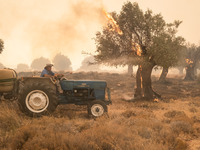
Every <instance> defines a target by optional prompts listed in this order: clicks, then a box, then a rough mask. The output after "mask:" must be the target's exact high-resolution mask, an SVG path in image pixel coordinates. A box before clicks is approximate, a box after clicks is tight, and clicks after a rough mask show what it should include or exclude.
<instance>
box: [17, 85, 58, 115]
mask: <svg viewBox="0 0 200 150" xmlns="http://www.w3.org/2000/svg"><path fill="white" fill-rule="evenodd" d="M18 104H19V107H20V109H21V110H22V112H24V113H25V114H26V115H28V116H31V117H33V116H36V117H39V116H43V115H47V114H51V113H52V112H53V111H54V110H55V109H56V107H57V105H58V98H57V94H56V91H55V90H54V89H53V88H51V87H50V86H49V85H46V84H43V83H29V84H27V85H25V86H24V87H23V89H22V90H20V92H19V99H18Z"/></svg>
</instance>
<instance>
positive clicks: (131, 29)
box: [95, 2, 184, 99]
mask: <svg viewBox="0 0 200 150" xmlns="http://www.w3.org/2000/svg"><path fill="white" fill-rule="evenodd" d="M112 16H113V18H114V19H115V20H116V22H117V24H118V25H119V27H120V29H121V31H122V33H123V34H118V33H117V32H115V30H112V25H110V24H109V23H108V25H107V26H105V27H103V30H102V31H100V32H97V34H96V38H95V42H96V47H97V50H96V55H95V59H96V61H97V62H99V63H104V64H107V65H115V66H118V65H127V64H133V65H138V70H137V73H136V85H137V88H136V90H135V97H144V98H145V99H152V98H154V97H155V96H159V95H158V94H157V93H156V92H155V91H154V90H153V89H152V82H151V73H152V69H153V68H154V67H155V66H162V67H164V68H169V67H171V66H174V65H175V64H176V63H177V61H178V57H179V53H180V50H181V49H182V45H183V43H184V39H183V38H182V37H180V36H176V33H177V31H178V30H177V29H178V27H179V25H180V24H181V22H180V21H177V20H176V21H174V22H173V23H166V22H165V20H164V19H163V17H162V15H161V14H153V12H152V11H151V10H147V11H145V12H144V11H143V10H141V9H140V7H139V5H138V3H131V2H127V3H125V4H124V5H123V6H122V9H121V11H120V13H119V14H117V13H115V12H113V13H112Z"/></svg>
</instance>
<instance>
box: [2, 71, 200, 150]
mask: <svg viewBox="0 0 200 150" xmlns="http://www.w3.org/2000/svg"><path fill="white" fill-rule="evenodd" d="M66 76H67V78H68V79H73V80H76V79H77V80H78V79H81V80H84V79H89V80H106V81H107V83H108V86H109V87H110V89H111V97H112V102H113V104H112V105H110V106H109V107H108V114H107V115H105V116H103V117H100V118H97V119H93V118H89V117H88V115H87V111H86V107H84V106H74V105H60V106H58V107H57V109H56V111H55V112H54V113H53V114H52V115H51V116H44V117H41V118H29V117H27V116H25V115H24V114H22V113H21V112H20V111H19V109H18V106H17V101H13V102H11V101H8V100H3V101H1V102H0V108H1V109H0V149H52V150H53V149H83V150H85V149H87V150H88V149H100V150H101V149H102V150H110V149H117V150H118V149H119V150H120V149H123V150H124V149H125V150H128V149H130V150H133V149H135V150H146V149H148V150H161V149H162V150H184V149H191V150H200V83H199V82H197V81H183V80H182V77H181V76H169V78H168V79H167V81H168V82H167V83H165V84H161V83H158V82H157V77H155V76H153V77H152V80H153V88H154V90H155V91H157V92H158V93H159V94H161V95H162V99H160V100H158V101H144V100H134V99H133V95H134V87H135V78H134V77H130V76H127V75H126V74H116V73H113V74H110V73H95V72H89V73H83V72H82V73H74V74H66Z"/></svg>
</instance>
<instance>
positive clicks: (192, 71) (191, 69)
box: [184, 64, 195, 81]
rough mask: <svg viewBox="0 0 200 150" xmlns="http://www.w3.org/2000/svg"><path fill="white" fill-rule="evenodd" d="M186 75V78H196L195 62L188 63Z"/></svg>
mask: <svg viewBox="0 0 200 150" xmlns="http://www.w3.org/2000/svg"><path fill="white" fill-rule="evenodd" d="M185 70H186V76H185V79H184V80H191V81H192V80H195V67H194V65H193V64H190V65H188V66H187V67H186V68H185Z"/></svg>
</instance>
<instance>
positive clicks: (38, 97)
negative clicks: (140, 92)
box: [18, 77, 111, 117]
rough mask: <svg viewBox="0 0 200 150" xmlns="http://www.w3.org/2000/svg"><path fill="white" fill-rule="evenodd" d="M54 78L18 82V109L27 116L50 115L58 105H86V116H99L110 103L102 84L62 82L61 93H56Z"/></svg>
mask: <svg viewBox="0 0 200 150" xmlns="http://www.w3.org/2000/svg"><path fill="white" fill-rule="evenodd" d="M56 82H57V80H54V79H53V78H40V77H24V78H21V79H19V84H18V85H19V90H18V93H19V94H18V95H19V98H18V101H19V106H20V108H21V110H22V112H24V113H25V114H27V115H29V116H41V115H46V114H49V113H52V112H53V111H54V110H55V109H56V107H57V105H59V104H75V105H87V108H88V114H89V115H91V116H93V117H100V116H102V115H103V114H104V113H105V112H107V111H108V109H107V105H109V104H111V99H110V91H109V88H108V87H107V83H106V82H105V81H85V80H84V81H73V80H66V79H61V80H59V84H60V86H61V88H62V90H63V93H59V92H58V87H57V84H56Z"/></svg>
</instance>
